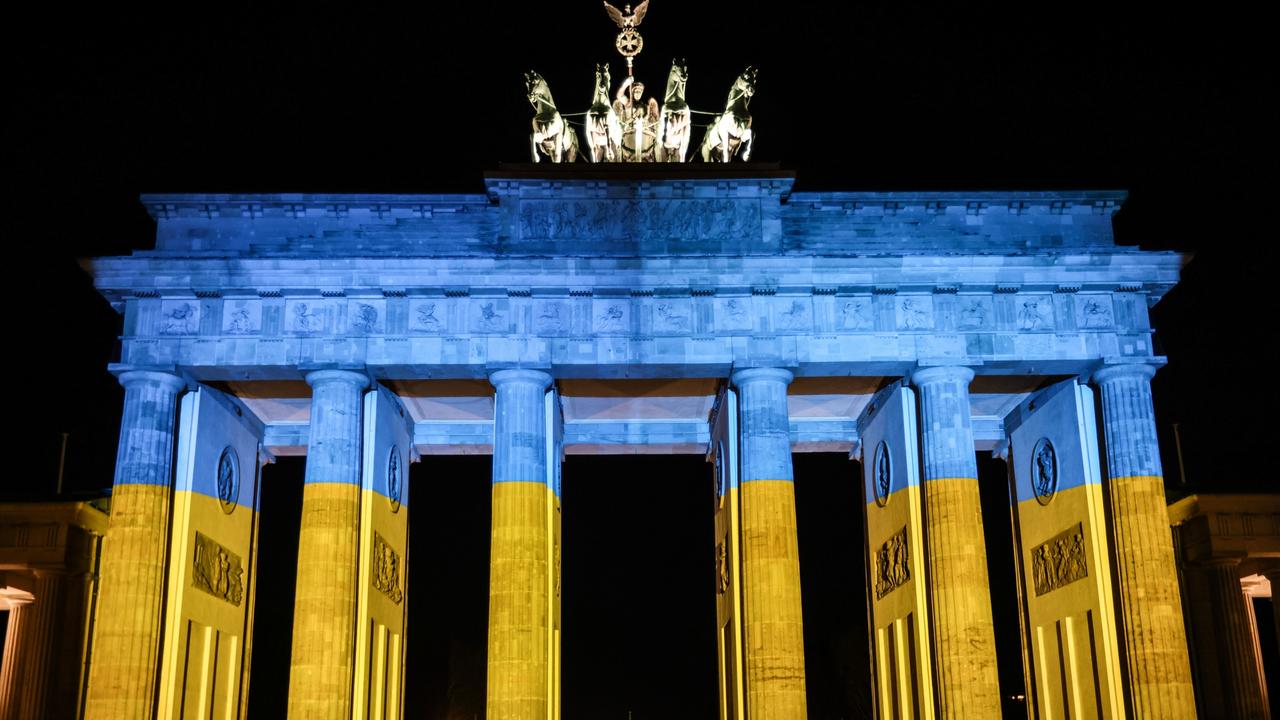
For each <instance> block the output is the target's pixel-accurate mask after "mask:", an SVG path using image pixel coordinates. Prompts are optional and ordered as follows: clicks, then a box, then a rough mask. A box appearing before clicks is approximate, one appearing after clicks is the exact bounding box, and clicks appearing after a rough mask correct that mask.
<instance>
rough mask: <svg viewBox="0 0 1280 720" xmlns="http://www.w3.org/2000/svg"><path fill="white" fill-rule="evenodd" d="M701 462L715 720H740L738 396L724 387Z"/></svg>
mask: <svg viewBox="0 0 1280 720" xmlns="http://www.w3.org/2000/svg"><path fill="white" fill-rule="evenodd" d="M710 422H711V446H710V447H709V448H708V450H707V460H708V461H710V462H711V463H712V466H713V468H714V473H713V479H714V482H715V533H716V535H715V558H714V559H715V588H716V651H717V653H716V654H717V657H718V658H719V671H718V674H719V677H720V720H742V719H743V718H744V717H745V716H746V692H747V688H746V667H745V664H744V657H745V649H744V648H743V644H742V642H743V632H742V630H743V627H742V508H741V505H740V500H739V494H738V485H739V470H738V468H739V465H738V462H739V455H738V394H737V393H736V392H735V391H734V390H733V388H731V387H729V386H728V385H727V384H726V385H725V386H724V387H722V388H721V389H720V392H719V394H717V396H716V401H715V406H714V407H713V409H712V411H711V419H710Z"/></svg>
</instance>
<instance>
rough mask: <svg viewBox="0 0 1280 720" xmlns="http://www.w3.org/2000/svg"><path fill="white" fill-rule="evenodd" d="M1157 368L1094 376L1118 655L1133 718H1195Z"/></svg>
mask: <svg viewBox="0 0 1280 720" xmlns="http://www.w3.org/2000/svg"><path fill="white" fill-rule="evenodd" d="M1154 375H1155V367H1153V366H1151V365H1148V364H1138V363H1133V364H1122V365H1112V366H1109V367H1105V368H1103V369H1101V370H1099V371H1097V372H1095V373H1094V374H1093V380H1092V381H1093V383H1094V384H1095V385H1097V386H1098V388H1099V389H1100V390H1101V393H1100V394H1101V396H1102V427H1103V435H1104V438H1105V445H1106V459H1107V495H1108V503H1109V507H1110V511H1111V527H1112V532H1113V533H1114V537H1115V542H1114V544H1113V545H1112V547H1114V548H1115V550H1114V552H1115V570H1116V574H1115V582H1116V587H1117V590H1118V600H1119V605H1120V608H1119V609H1120V618H1121V642H1122V646H1123V651H1122V659H1123V662H1124V664H1125V666H1126V670H1127V674H1128V679H1129V688H1128V691H1129V692H1128V695H1129V697H1130V701H1131V703H1132V706H1131V710H1132V714H1133V716H1134V717H1160V718H1193V717H1195V715H1196V709H1195V696H1194V693H1193V691H1192V686H1191V665H1190V662H1189V660H1188V656H1187V637H1186V630H1185V627H1184V625H1183V619H1182V599H1181V595H1180V593H1179V590H1178V575H1177V568H1176V566H1175V564H1174V555H1173V542H1172V540H1171V538H1170V535H1169V520H1168V513H1167V510H1166V502H1165V496H1164V477H1163V470H1162V469H1161V465H1160V447H1159V444H1158V442H1157V439H1156V423H1155V410H1154V406H1153V405H1152V402H1151V378H1152V376H1154Z"/></svg>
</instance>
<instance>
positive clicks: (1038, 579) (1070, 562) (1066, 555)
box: [1031, 523, 1089, 596]
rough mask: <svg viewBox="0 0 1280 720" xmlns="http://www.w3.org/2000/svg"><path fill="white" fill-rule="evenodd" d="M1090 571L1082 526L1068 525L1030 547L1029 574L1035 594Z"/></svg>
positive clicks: (1082, 576) (1075, 578) (1042, 592)
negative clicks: (1033, 584)
mask: <svg viewBox="0 0 1280 720" xmlns="http://www.w3.org/2000/svg"><path fill="white" fill-rule="evenodd" d="M1088 575H1089V567H1088V565H1087V563H1086V562H1085V552H1084V528H1083V526H1082V525H1081V524H1080V523H1076V525H1075V526H1074V527H1070V528H1067V529H1066V530H1063V531H1062V532H1060V533H1058V534H1057V535H1055V536H1053V537H1051V538H1049V539H1048V540H1046V541H1045V542H1044V543H1041V544H1040V545H1038V546H1036V547H1035V548H1034V549H1032V550H1031V576H1032V578H1033V580H1034V582H1035V586H1036V595H1037V596H1040V595H1044V594H1046V593H1050V592H1053V591H1054V590H1057V589H1058V588H1060V587H1062V586H1064V585H1070V584H1071V583H1073V582H1075V581H1077V580H1081V579H1084V578H1085V577H1087V576H1088Z"/></svg>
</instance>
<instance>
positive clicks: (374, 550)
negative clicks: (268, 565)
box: [354, 384, 417, 720]
mask: <svg viewBox="0 0 1280 720" xmlns="http://www.w3.org/2000/svg"><path fill="white" fill-rule="evenodd" d="M363 453H364V458H363V467H362V469H361V478H360V486H361V488H360V553H359V554H358V555H357V557H358V558H359V570H358V572H359V584H358V585H357V587H358V588H359V591H358V593H357V602H358V607H357V612H356V665H355V668H356V669H355V693H354V698H355V701H354V715H355V717H358V718H369V719H370V720H384V719H386V718H399V717H400V714H401V709H402V707H403V698H404V657H405V631H406V629H407V628H406V620H407V612H406V609H405V608H406V605H407V594H408V590H409V587H408V580H409V578H408V567H409V565H408V559H409V558H408V554H409V464H410V463H412V462H414V461H415V460H417V453H416V451H415V450H414V446H413V419H412V418H411V417H410V416H409V413H408V411H407V410H405V408H404V405H403V404H401V402H400V400H399V398H397V397H396V396H395V395H394V394H393V393H392V392H391V391H389V390H387V389H386V388H385V387H383V386H382V385H377V384H375V385H374V388H373V389H372V390H370V391H369V392H368V393H366V394H365V396H364V447H363Z"/></svg>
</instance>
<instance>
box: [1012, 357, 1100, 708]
mask: <svg viewBox="0 0 1280 720" xmlns="http://www.w3.org/2000/svg"><path fill="white" fill-rule="evenodd" d="M1093 408H1094V400H1093V391H1092V390H1091V389H1090V388H1089V387H1087V386H1084V385H1079V384H1077V383H1076V381H1075V380H1074V379H1072V380H1065V381H1063V382H1060V383H1057V384H1056V385H1053V386H1051V387H1049V388H1046V389H1045V390H1042V391H1041V392H1039V393H1036V394H1035V395H1033V396H1032V397H1030V398H1028V399H1027V400H1026V401H1024V402H1023V403H1022V404H1021V405H1019V406H1018V407H1017V408H1016V409H1014V411H1013V412H1011V413H1010V414H1009V415H1008V416H1007V417H1006V418H1005V432H1006V433H1008V435H1009V465H1010V470H1011V471H1010V473H1009V476H1010V483H1011V485H1012V488H1011V489H1012V492H1011V500H1012V502H1013V510H1014V512H1013V518H1014V541H1015V546H1016V547H1017V548H1018V558H1019V564H1020V566H1021V572H1020V573H1019V586H1020V588H1019V589H1020V591H1021V595H1022V599H1023V615H1024V617H1023V623H1022V626H1023V634H1024V637H1023V652H1024V653H1025V654H1026V656H1027V661H1026V663H1025V665H1026V666H1027V667H1028V669H1029V674H1030V675H1031V677H1029V678H1028V679H1027V690H1028V695H1029V696H1030V700H1031V703H1032V704H1031V705H1030V707H1032V708H1034V717H1041V718H1051V717H1052V718H1059V717H1097V718H1116V717H1123V716H1124V706H1123V701H1122V698H1121V693H1122V687H1121V673H1120V663H1119V656H1118V638H1117V636H1116V629H1115V628H1116V625H1115V617H1114V609H1113V608H1114V605H1113V600H1112V588H1111V572H1110V565H1109V563H1108V539H1107V526H1106V518H1105V504H1104V501H1103V495H1102V485H1101V477H1102V474H1101V471H1100V467H1099V455H1098V441H1097V429H1096V424H1095V416H1094V410H1093Z"/></svg>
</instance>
